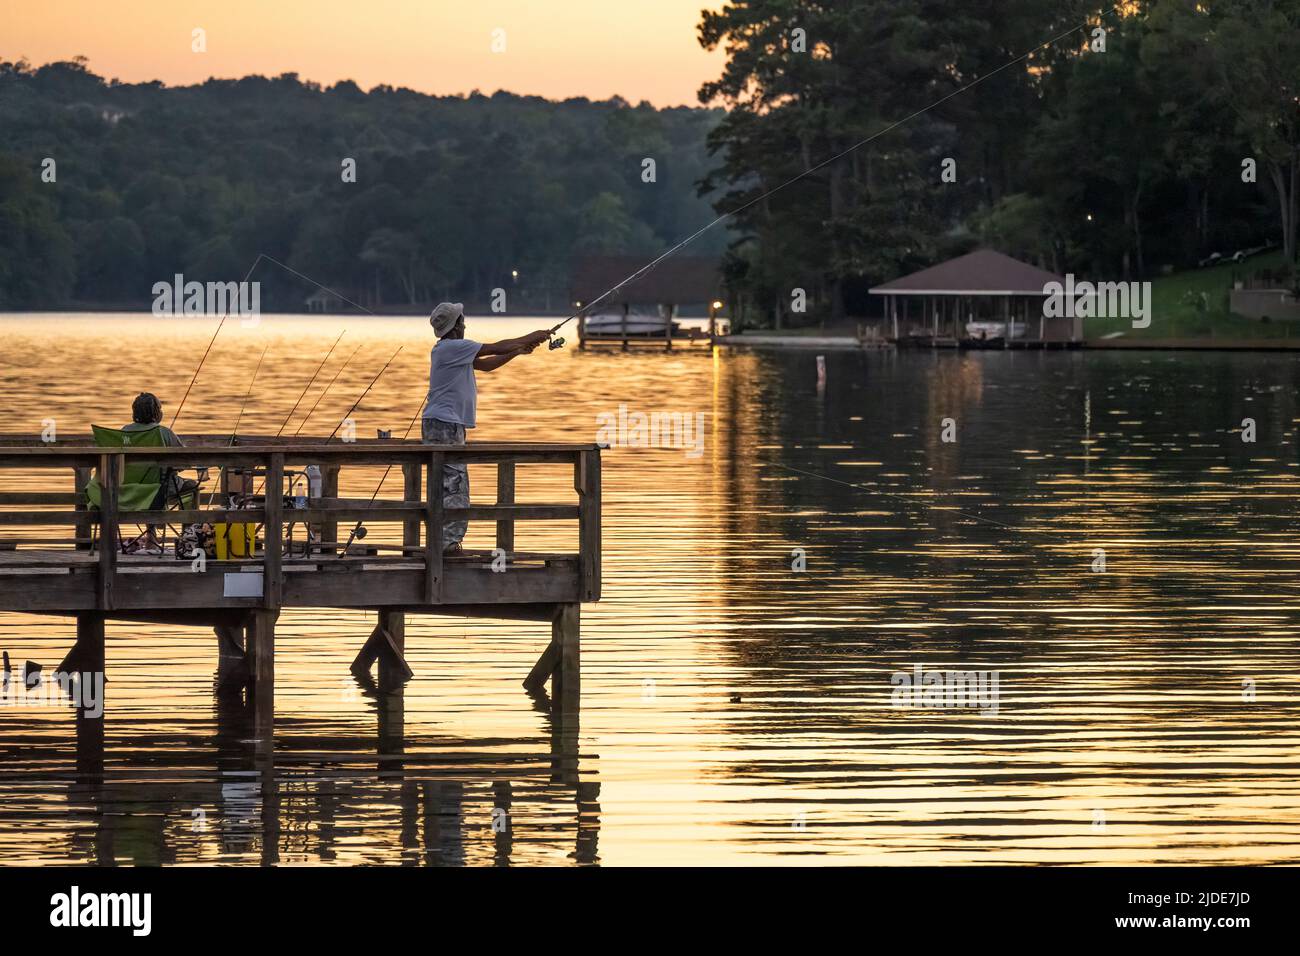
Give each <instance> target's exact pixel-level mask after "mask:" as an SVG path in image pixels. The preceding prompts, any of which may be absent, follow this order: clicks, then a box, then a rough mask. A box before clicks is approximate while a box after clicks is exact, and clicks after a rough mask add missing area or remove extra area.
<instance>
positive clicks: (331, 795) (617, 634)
mask: <svg viewBox="0 0 1300 956" xmlns="http://www.w3.org/2000/svg"><path fill="white" fill-rule="evenodd" d="M544 324H546V323H545V321H544V320H502V319H491V320H486V319H480V320H472V321H471V322H470V328H469V332H470V335H471V336H472V337H477V338H484V339H491V338H497V337H507V336H510V335H514V334H518V333H519V332H522V331H525V330H527V329H529V328H533V327H537V326H540V325H544ZM345 327H346V328H347V334H346V335H345V336H344V338H343V340H342V341H341V342H340V344H339V347H338V350H337V351H336V353H335V356H334V357H333V358H332V359H331V361H330V363H329V365H327V366H326V371H325V373H324V374H323V375H322V379H321V381H320V383H319V384H318V385H317V386H316V387H315V388H313V390H312V392H311V393H310V394H309V396H308V398H307V400H306V401H305V402H304V410H305V408H306V407H308V406H309V404H310V403H311V402H313V401H314V400H315V398H316V396H317V395H318V394H319V393H320V391H321V389H322V387H323V385H324V382H325V381H326V380H327V377H328V376H332V375H333V373H334V371H335V370H336V369H337V368H339V367H340V366H341V365H342V364H343V361H344V360H345V359H348V358H349V357H350V356H352V355H353V350H354V349H356V348H357V347H358V346H359V347H360V351H359V352H357V353H356V355H355V358H352V360H351V362H350V363H349V364H348V366H347V367H346V369H345V370H344V371H343V373H342V374H341V375H340V376H339V379H338V381H337V383H336V384H335V385H334V386H333V388H332V389H331V390H330V392H329V393H328V394H327V395H325V397H324V399H323V400H322V402H321V403H320V406H319V407H318V410H317V411H316V412H315V413H314V414H313V418H312V420H311V421H310V422H309V423H308V425H307V426H306V427H305V428H304V430H303V434H304V435H306V434H315V435H323V434H328V433H329V431H330V430H331V429H332V428H333V427H334V425H335V424H337V422H338V420H339V418H340V417H341V416H342V415H343V413H344V412H346V410H347V408H348V406H349V405H350V404H351V403H352V401H353V400H354V399H355V398H356V396H357V395H359V394H360V392H361V390H362V389H363V388H364V387H365V385H366V383H367V382H368V381H369V380H370V378H371V377H372V376H373V375H374V374H375V372H376V371H378V369H379V367H380V366H381V365H382V364H383V362H384V361H385V360H387V359H388V357H389V356H390V355H391V354H392V352H393V350H394V349H396V348H397V346H398V345H404V346H405V349H404V351H403V352H402V353H401V354H400V355H399V356H398V358H397V360H396V361H394V363H393V366H392V368H391V369H390V370H389V371H388V372H387V373H386V374H385V375H384V377H383V378H382V379H381V380H380V382H379V384H378V385H376V387H375V389H374V391H372V393H371V394H370V395H369V396H368V397H367V398H366V401H365V402H364V403H363V404H362V405H361V407H360V408H359V409H358V411H357V412H356V414H355V416H354V417H355V418H356V420H357V422H358V431H359V433H360V434H361V435H371V434H373V429H375V428H392V429H394V434H395V435H400V434H401V433H402V431H403V430H404V429H405V428H406V425H407V422H408V421H409V420H410V418H411V416H412V415H413V414H414V413H415V412H416V410H417V407H418V404H419V402H420V399H421V397H422V394H423V388H424V379H425V376H426V373H427V361H428V358H427V349H428V347H429V346H430V344H431V342H430V333H429V329H428V326H427V324H426V323H425V321H424V320H423V319H422V318H418V317H416V318H410V319H368V318H367V319H358V318H346V319H344V318H337V317H326V318H309V317H280V316H268V317H264V318H263V320H262V322H261V324H260V325H259V326H257V327H256V328H242V327H240V326H239V325H238V323H237V322H236V321H234V320H231V321H229V322H227V324H226V327H225V328H224V329H223V331H222V333H221V336H220V337H219V338H218V340H217V342H216V345H215V346H214V348H213V351H212V355H211V356H210V358H209V359H208V362H207V364H206V365H205V367H204V369H203V372H202V374H201V376H200V378H199V380H198V384H197V385H196V386H195V389H194V392H193V394H192V395H191V396H190V398H189V401H188V402H187V403H186V406H185V409H184V413H183V416H182V418H181V421H180V422H179V423H178V425H177V430H178V431H180V432H181V433H182V434H184V433H186V432H197V433H202V432H210V433H222V432H229V430H230V429H231V428H232V427H233V424H234V419H235V417H236V415H237V414H238V410H239V405H240V402H241V400H242V398H243V396H244V393H245V391H246V389H247V388H248V384H249V379H250V376H251V374H252V371H253V366H254V365H255V364H256V362H257V359H258V356H259V355H260V354H261V352H262V350H263V348H266V349H267V352H266V358H265V363H264V365H263V368H262V371H261V374H260V377H259V382H258V385H257V388H256V391H255V396H254V399H253V400H252V401H251V402H250V403H249V406H248V409H247V410H246V411H245V412H244V415H243V420H242V422H241V424H240V432H241V433H245V434H250V433H264V434H265V433H274V432H275V431H276V430H277V429H278V428H279V427H280V425H281V422H282V421H283V420H284V416H285V415H286V413H287V412H288V410H289V408H290V406H291V405H292V404H293V402H294V399H295V398H296V397H297V396H298V394H299V392H300V391H301V389H302V387H303V385H305V384H306V381H307V379H308V378H309V377H310V375H311V373H312V371H313V369H314V368H315V366H316V365H317V363H318V362H319V361H320V359H321V357H322V356H323V355H324V354H325V351H326V350H327V349H328V348H329V345H330V343H331V342H333V341H334V339H335V337H336V336H337V335H338V333H339V331H341V330H342V329H343V328H345ZM215 328H216V322H215V320H208V319H188V320H182V319H172V320H166V319H154V318H150V317H126V316H106V315H103V316H48V315H42V316H6V317H3V318H0V377H2V378H3V384H4V394H5V396H6V402H5V407H6V409H7V413H8V414H7V418H8V422H7V425H6V428H5V430H6V431H11V432H26V433H33V434H35V433H37V432H39V431H40V430H41V428H42V422H43V421H44V420H46V419H54V421H55V423H56V426H57V428H58V429H59V431H60V434H61V435H62V436H64V437H66V436H67V435H68V434H70V433H76V432H85V431H86V430H87V429H88V426H89V424H90V423H91V422H92V421H93V422H96V423H107V424H120V423H122V422H124V421H126V420H128V418H129V405H130V400H131V398H132V397H133V395H134V394H135V393H136V392H137V391H139V390H140V389H142V388H149V389H150V390H153V391H155V392H157V393H158V394H159V395H160V397H161V398H162V400H163V402H164V406H165V411H166V414H167V418H168V420H170V416H171V411H172V409H174V407H175V404H176V402H177V401H178V400H179V396H180V395H181V394H182V393H183V392H184V389H185V386H186V384H187V382H188V381H189V378H190V375H191V374H192V372H193V369H194V366H195V364H196V362H197V360H198V357H199V355H200V354H201V353H202V351H203V348H204V346H205V345H206V344H207V340H208V338H209V337H210V336H211V334H212V332H213V330H214V329H215ZM571 339H576V336H571ZM826 367H827V374H826V379H825V383H824V386H820V387H819V384H818V380H817V373H816V365H815V356H814V354H812V353H801V352H780V353H778V352H767V353H745V352H731V351H718V352H716V353H714V352H710V351H709V350H708V349H707V348H696V349H695V350H694V351H686V350H682V351H679V352H677V353H674V354H671V355H667V354H664V353H662V352H657V351H656V352H644V353H631V354H619V353H610V352H602V353H591V352H589V353H585V354H584V353H579V352H578V351H577V350H576V349H575V348H573V347H572V346H570V347H569V348H567V349H565V350H563V351H558V352H545V351H541V352H537V353H534V354H533V355H532V356H528V357H526V358H523V359H520V360H518V361H517V362H515V363H514V364H511V365H509V366H507V367H506V368H505V369H502V370H501V371H499V372H496V373H493V374H489V375H485V374H480V375H479V387H480V406H479V424H480V427H479V428H478V429H477V431H476V433H475V434H474V435H473V438H474V439H476V440H502V441H505V440H528V441H592V440H594V439H595V437H596V430H597V416H598V415H601V414H613V415H617V414H618V411H619V406H620V404H623V405H626V406H627V410H628V411H629V412H636V411H641V412H646V413H651V412H669V413H672V412H680V413H688V414H690V415H692V416H694V415H695V414H696V413H699V414H700V415H702V420H703V422H704V426H705V433H704V441H703V445H702V448H701V449H700V450H699V452H698V453H695V452H689V453H688V451H684V450H681V449H635V448H618V449H614V450H611V451H609V452H607V453H606V455H605V463H604V511H603V514H604V519H603V520H604V596H603V600H602V601H601V602H600V603H599V604H595V605H587V606H584V607H583V609H582V615H583V624H582V626H583V633H582V641H583V651H582V654H583V658H582V667H583V677H582V711H581V720H580V731H579V737H578V741H577V752H576V754H573V753H567V754H559V755H557V752H556V748H557V746H558V745H557V742H556V741H557V735H556V734H555V733H554V727H553V726H552V723H551V718H550V716H549V714H548V713H547V711H546V708H545V706H544V702H543V701H541V700H538V699H534V698H532V697H530V696H529V695H528V694H526V693H525V692H524V691H523V690H522V689H521V688H520V680H521V679H522V677H523V676H524V675H525V674H526V673H527V671H528V669H529V667H530V666H531V664H532V662H533V660H534V659H535V658H536V657H537V655H538V654H539V653H540V651H541V650H542V648H543V647H544V645H545V643H546V641H547V640H548V638H549V633H548V631H547V630H546V627H545V625H538V624H527V623H511V622H497V621H466V620H463V619H452V618H438V617H411V618H410V619H409V620H408V624H407V652H408V658H409V661H410V664H411V666H412V668H413V669H414V671H415V679H414V680H413V681H411V682H410V684H408V685H407V688H406V691H405V694H404V700H403V705H404V706H403V713H402V717H401V720H400V721H398V720H397V719H396V718H395V717H394V715H393V712H392V710H391V706H392V702H391V701H385V700H381V699H379V698H377V697H376V696H374V695H372V694H370V693H368V692H367V691H365V690H364V689H361V688H359V687H358V685H357V684H356V683H355V682H354V681H353V680H352V679H351V677H350V676H349V674H348V664H349V663H350V661H351V659H352V657H353V655H354V654H355V653H356V651H357V648H358V647H359V645H360V643H361V642H362V641H363V640H364V638H365V636H366V635H367V633H368V632H369V629H370V627H371V626H373V619H371V620H367V616H366V615H364V614H361V613H354V612H346V611H344V612H340V611H334V610H319V611H304V610H294V611H286V612H284V613H283V614H282V615H281V618H280V626H279V629H278V635H277V651H278V655H277V662H276V703H277V711H276V738H275V745H274V751H273V752H265V751H259V750H258V748H257V746H256V745H255V744H254V743H253V742H252V741H251V740H250V738H249V736H248V728H247V727H246V726H244V725H243V724H242V723H241V720H240V718H239V717H238V716H237V715H233V714H232V713H230V712H229V708H228V707H227V706H226V705H225V704H224V703H223V702H222V701H221V700H218V699H217V698H215V697H214V694H213V673H214V668H215V641H214V639H213V637H212V634H211V632H210V631H207V632H205V631H203V630H202V629H198V628H179V627H169V626H159V625H131V624H112V623H110V627H109V633H108V650H107V655H108V678H109V681H110V683H109V685H108V709H107V715H106V717H105V721H104V729H103V734H104V761H103V768H102V772H101V771H100V770H99V769H98V768H93V769H88V767H87V766H86V764H85V759H84V758H85V754H81V755H80V762H79V754H78V748H77V744H76V740H77V738H76V734H75V731H74V717H73V715H72V713H71V712H70V711H68V710H66V709H64V708H60V707H40V706H35V705H33V704H31V703H30V702H27V701H19V702H12V701H10V702H6V706H4V707H2V708H0V863H6V864H13V863H29V864H50V863H91V862H97V863H117V864H133V863H135V864H151V863H159V862H164V863H230V864H253V865H256V864H265V863H277V864H282V865H284V864H320V863H343V864H355V863H393V864H395V863H404V864H420V865H422V864H426V863H438V864H475V865H482V864H489V865H490V864H507V863H509V864H513V865H521V864H556V865H581V864H593V863H597V864H603V865H620V864H682V863H685V864H746V863H789V864H840V863H854V864H980V863H1043V864H1066V863H1085V864H1086V863H1103V864H1105V863H1108V864H1117V863H1248V862H1249V863H1253V862H1290V863H1294V862H1297V861H1300V848H1298V847H1300V773H1298V771H1300V730H1297V725H1298V723H1300V720H1298V718H1300V686H1298V685H1297V679H1296V675H1297V671H1298V670H1300V630H1298V629H1297V621H1298V620H1300V588H1298V587H1297V576H1298V575H1300V548H1298V547H1297V534H1296V519H1295V515H1296V512H1297V493H1298V492H1300V481H1298V480H1297V467H1296V464H1297V454H1296V425H1297V418H1298V411H1300V409H1298V408H1297V401H1296V395H1297V388H1298V387H1300V361H1297V358H1295V357H1293V356H1290V355H1272V354H1253V355H1241V354H1238V355H1231V354H1215V353H1184V354H1177V353H1157V352H1146V353H1143V352H1133V353H1097V352H1092V353H1084V352H1075V353H1063V352H1051V353H1033V352H1024V353H995V352H987V353H966V354H958V353H955V352H945V353H934V354H931V353H911V354H909V353H883V352H882V353H875V354H830V355H827V357H826ZM301 416H302V412H301V411H300V412H299V415H298V418H299V419H300V418H301ZM945 419H951V421H950V422H945V421H944V420H945ZM1243 419H1251V420H1253V422H1254V435H1253V437H1254V439H1255V440H1254V441H1253V442H1246V441H1243V435H1242V427H1243ZM296 424H297V419H295V421H294V422H293V423H292V424H291V426H290V429H289V431H290V433H291V432H292V430H293V427H295V426H296ZM945 437H948V438H953V439H955V440H953V441H945V440H944V439H945ZM487 474H488V473H487V472H485V473H484V475H485V478H484V479H483V480H481V481H480V485H479V487H480V488H482V489H483V490H484V491H485V492H487V488H486V475H487ZM374 480H376V479H375V478H371V477H369V476H367V478H366V480H365V481H357V482H356V487H355V489H354V490H356V491H357V493H359V494H366V495H368V494H369V493H370V492H371V491H372V490H373V482H374ZM548 483H549V484H551V485H554V486H555V487H558V486H559V485H560V484H562V480H561V478H560V477H555V476H549V477H548V476H543V477H541V478H539V479H538V480H537V483H536V485H535V486H531V487H529V491H530V494H529V495H528V496H530V497H532V498H533V499H534V500H547V499H546V498H545V496H543V495H541V494H531V492H532V491H535V490H545V488H546V487H547V486H548ZM0 490H11V489H0ZM388 490H390V491H393V492H394V493H395V492H396V490H397V488H396V481H394V482H392V483H391V484H390V485H389V486H388ZM486 497H487V498H488V499H489V500H490V498H491V494H490V493H487V494H486ZM526 497H527V496H525V495H524V494H521V499H525V500H526ZM2 530H3V532H4V535H9V534H12V533H15V532H14V531H13V530H12V529H2ZM490 535H491V528H490V527H484V528H478V527H477V525H476V526H474V527H473V528H472V529H471V538H470V542H469V543H470V544H473V543H475V541H482V542H485V541H486V540H487V539H488V538H489V537H490ZM1103 559H1104V565H1105V569H1104V571H1102V570H1100V568H1101V562H1102V560H1103ZM799 569H802V570H799ZM71 640H72V622H71V621H70V620H66V619H58V618H43V617H35V616H24V615H20V614H3V615H0V647H2V648H3V649H5V650H7V651H8V652H9V654H10V656H11V657H12V658H14V660H15V661H16V662H21V661H23V660H33V661H37V662H40V663H42V664H43V665H44V666H45V667H46V668H47V669H49V668H52V667H53V666H54V665H55V664H56V663H57V662H58V661H59V659H60V658H62V656H63V654H64V653H65V652H66V650H67V648H68V647H69V646H70V644H71ZM918 666H919V667H920V668H922V669H923V672H925V671H928V672H935V671H939V672H954V671H962V672H967V671H973V672H976V673H977V677H978V676H979V675H980V674H982V675H983V678H982V679H984V680H986V681H987V683H985V684H984V685H983V689H984V691H985V692H986V693H985V696H982V697H977V698H976V701H975V702H976V704H977V706H973V707H971V706H967V707H935V706H922V707H903V706H897V703H898V701H897V699H896V698H897V695H896V693H895V691H896V690H899V689H900V688H899V686H898V684H897V683H896V682H897V681H899V680H901V678H900V677H897V676H896V675H908V677H909V678H912V677H915V676H916V675H917V673H918V672H917V668H918ZM991 672H996V675H997V687H996V696H994V695H993V693H992V690H993V688H992V687H991V676H990V674H991ZM926 686H929V685H923V688H924V687H926ZM967 702H968V703H969V701H967ZM921 703H923V704H927V703H930V704H932V703H934V702H933V701H926V700H924V699H923V700H922V701H921ZM504 821H508V825H506V824H505V822H504Z"/></svg>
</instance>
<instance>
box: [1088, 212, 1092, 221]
mask: <svg viewBox="0 0 1300 956" xmlns="http://www.w3.org/2000/svg"><path fill="white" fill-rule="evenodd" d="M1088 221H1089V222H1092V213H1088Z"/></svg>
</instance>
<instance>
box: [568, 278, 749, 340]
mask: <svg viewBox="0 0 1300 956" xmlns="http://www.w3.org/2000/svg"><path fill="white" fill-rule="evenodd" d="M719 265H720V263H719V260H718V259H717V258H715V257H711V256H669V257H668V258H667V259H665V260H664V261H663V262H660V263H659V264H658V265H656V266H654V268H652V269H650V270H648V271H647V272H646V273H645V274H644V275H640V276H637V278H635V279H633V280H632V281H631V282H629V283H627V284H626V285H624V286H622V287H621V288H619V289H618V291H617V292H614V293H613V294H612V295H610V296H608V297H607V298H604V299H599V301H596V300H597V299H598V297H599V296H601V295H602V294H604V293H605V292H607V291H608V290H609V289H612V288H614V287H615V286H617V285H618V284H619V283H620V282H622V281H623V280H624V279H626V278H627V277H628V276H630V275H633V274H635V273H636V272H637V271H638V270H641V269H644V268H645V266H646V260H645V259H644V258H641V257H638V256H582V257H578V258H576V259H574V261H573V266H572V270H571V273H570V278H569V302H570V304H571V305H572V306H573V308H574V309H575V310H576V311H577V312H578V313H579V320H578V345H579V347H580V348H585V347H586V346H587V345H588V344H596V343H600V342H613V343H617V344H620V345H621V346H622V347H623V348H624V349H626V348H628V346H629V345H630V344H636V343H645V342H652V343H655V344H659V345H663V346H665V347H667V348H672V346H673V340H674V338H677V339H678V340H681V339H682V338H684V337H686V338H692V339H697V340H698V339H702V340H704V341H707V340H708V339H704V338H703V337H702V336H698V335H696V336H689V335H688V334H687V333H684V332H683V330H682V328H681V326H680V325H679V324H678V323H677V319H678V318H680V317H681V316H682V315H683V314H684V313H685V312H688V311H689V312H693V313H694V314H695V315H697V316H700V317H704V316H707V317H708V320H709V325H708V332H709V337H710V338H711V337H712V336H713V335H714V334H716V332H717V325H718V321H717V320H718V313H719V312H720V311H721V310H722V308H723V303H724V301H725V293H724V287H723V283H722V273H721V271H720V269H719ZM593 302H595V305H592V304H591V303H593Z"/></svg>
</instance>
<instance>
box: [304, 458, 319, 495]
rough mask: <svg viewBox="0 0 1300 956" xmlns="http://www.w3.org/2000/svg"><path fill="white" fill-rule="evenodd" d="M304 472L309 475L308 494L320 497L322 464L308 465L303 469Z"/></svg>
mask: <svg viewBox="0 0 1300 956" xmlns="http://www.w3.org/2000/svg"><path fill="white" fill-rule="evenodd" d="M302 473H303V474H304V475H306V476H307V494H308V496H309V497H312V498H319V497H320V490H321V481H320V465H308V466H307V467H306V468H304V469H303V470H302Z"/></svg>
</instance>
